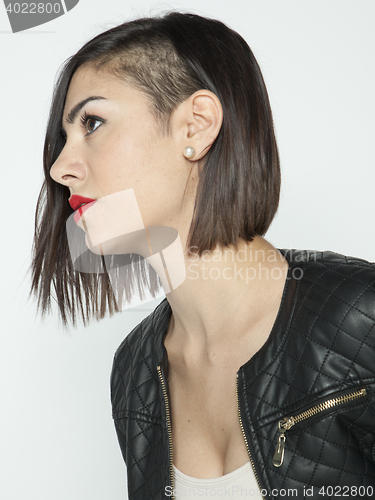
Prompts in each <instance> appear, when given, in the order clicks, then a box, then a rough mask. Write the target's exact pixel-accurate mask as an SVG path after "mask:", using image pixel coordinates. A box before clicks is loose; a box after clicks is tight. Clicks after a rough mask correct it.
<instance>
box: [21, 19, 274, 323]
mask: <svg viewBox="0 0 375 500" xmlns="http://www.w3.org/2000/svg"><path fill="white" fill-rule="evenodd" d="M83 65H90V67H93V68H95V69H96V70H98V71H99V70H105V71H108V72H110V73H111V74H114V75H116V76H117V77H118V78H120V79H121V78H122V79H124V81H126V82H127V83H130V84H132V85H134V87H135V88H137V89H139V90H141V91H142V92H143V93H144V94H145V95H146V97H147V98H148V99H149V101H150V103H151V107H152V113H153V115H154V117H155V119H156V121H157V123H158V124H159V125H160V130H161V132H162V133H164V134H169V133H170V129H169V123H170V117H171V115H172V112H173V110H174V109H175V108H176V107H177V106H178V104H180V103H181V102H183V101H184V100H185V99H187V98H188V97H189V96H190V95H191V94H193V93H194V92H195V91H197V90H199V89H208V90H210V91H212V92H213V93H214V94H216V96H217V97H218V98H219V100H220V102H221V104H222V108H223V123H222V127H221V130H220V132H219V134H218V136H217V138H216V140H215V141H214V143H213V144H212V146H211V148H210V149H209V151H208V152H207V153H206V155H205V156H204V158H203V159H202V161H201V162H199V180H198V187H197V195H196V200H195V206H194V214H193V218H192V222H191V226H190V232H189V235H188V241H187V248H189V252H190V249H191V248H195V249H196V251H195V252H194V253H195V254H197V255H199V256H200V255H202V252H203V251H205V250H206V251H212V250H214V249H215V247H216V246H219V247H220V248H223V247H226V246H229V245H234V246H235V247H237V243H238V241H239V240H240V239H242V240H244V241H245V242H251V241H252V240H253V238H254V236H256V235H260V236H262V235H264V234H265V233H266V231H267V229H268V227H269V226H270V224H271V222H272V220H273V218H274V215H275V213H276V211H277V207H278V203H279V195H280V164H279V155H278V149H277V144H276V139H275V133H274V127H273V120H272V113H271V107H270V103H269V98H268V94H267V89H266V86H265V83H264V80H263V77H262V73H261V71H260V68H259V66H258V63H257V61H256V59H255V57H254V55H253V53H252V51H251V49H250V48H249V46H248V44H247V43H246V41H245V40H244V39H243V38H242V37H241V36H240V35H239V34H238V33H237V32H235V31H233V30H232V29H230V28H229V27H227V26H226V25H225V24H223V23H222V22H220V21H217V20H214V19H210V18H205V17H201V16H199V15H196V14H191V13H181V12H174V11H172V12H168V13H167V14H165V15H163V16H157V17H144V18H141V19H136V20H134V21H130V22H126V23H124V24H121V25H119V26H117V27H115V28H112V29H110V30H108V31H106V32H104V33H101V34H99V35H98V36H96V37H94V38H93V39H92V40H90V41H89V42H87V43H86V44H85V45H84V46H83V47H82V48H81V49H80V50H79V51H78V52H77V53H76V54H75V55H74V56H72V57H71V58H69V59H68V60H67V61H66V62H65V63H64V65H63V67H62V69H61V71H60V74H59V76H58V78H57V81H56V84H55V88H54V93H53V98H52V104H51V108H50V114H49V120H48V125H47V130H46V137H45V143H44V154H43V164H44V175H45V180H44V183H43V186H42V189H41V192H40V194H39V198H38V203H37V207H36V215H35V234H34V244H33V261H32V266H31V269H32V286H31V293H32V294H34V295H35V296H36V297H37V298H38V309H41V310H42V315H44V314H45V312H46V311H49V310H50V307H51V295H52V290H51V288H52V285H53V288H54V292H55V293H54V294H53V295H54V297H53V298H54V299H55V300H56V301H57V304H58V308H59V311H60V315H61V318H62V320H63V323H64V325H66V323H67V319H68V318H70V320H71V321H72V323H73V325H74V324H75V320H76V317H77V313H79V314H80V315H81V316H82V319H83V322H84V324H86V321H87V320H88V319H89V318H90V317H92V316H93V317H96V319H99V318H102V317H104V316H105V314H106V312H107V311H108V312H109V314H110V315H111V314H113V313H114V312H115V311H118V310H119V309H118V305H117V303H116V299H115V297H114V294H113V291H112V290H111V286H110V281H109V277H108V275H107V274H106V273H97V274H95V273H92V274H85V273H82V272H79V271H76V270H75V269H74V267H73V264H72V261H71V258H70V255H69V249H68V241H67V234H66V221H67V219H68V217H69V216H70V215H71V214H72V213H73V211H72V209H71V208H70V206H69V204H68V198H69V195H70V193H69V189H68V188H67V187H65V186H62V185H60V184H58V183H56V182H55V181H53V180H52V178H51V177H50V169H51V166H52V165H53V163H54V162H55V161H56V159H57V157H58V156H59V154H60V152H61V151H62V149H63V147H64V144H65V138H64V137H63V135H62V133H61V124H62V116H63V109H64V105H65V99H66V95H67V92H68V87H69V83H70V81H71V78H72V76H73V74H74V72H75V71H76V70H77V69H78V68H79V67H80V66H83ZM190 253H191V252H190ZM131 257H132V259H133V262H135V263H136V265H137V266H138V267H139V269H141V280H140V281H141V282H142V283H143V284H146V285H147V286H148V287H149V289H150V291H151V294H152V295H153V296H155V295H154V294H155V293H156V291H157V290H158V289H159V288H158V287H159V286H161V282H160V280H159V278H158V276H157V275H156V273H155V271H154V270H153V269H152V268H151V266H149V267H150V268H149V275H148V276H146V267H147V266H146V265H145V264H146V263H145V261H143V260H142V259H141V258H138V260H137V256H136V255H134V254H133V255H132V256H131ZM138 257H140V256H138ZM98 258H99V259H100V258H103V257H100V256H99V257H98ZM142 266H143V267H142ZM141 282H139V283H138V285H139V287H141V285H142V283H141ZM126 286H127V287H128V288H129V286H130V285H129V286H128V284H126ZM128 288H126V294H128V292H129V289H128Z"/></svg>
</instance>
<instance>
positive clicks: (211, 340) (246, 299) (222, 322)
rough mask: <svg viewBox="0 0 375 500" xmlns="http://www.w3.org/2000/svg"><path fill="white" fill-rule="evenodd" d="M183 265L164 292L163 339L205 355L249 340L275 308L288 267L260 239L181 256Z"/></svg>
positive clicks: (284, 260) (273, 313) (281, 257)
mask: <svg viewBox="0 0 375 500" xmlns="http://www.w3.org/2000/svg"><path fill="white" fill-rule="evenodd" d="M185 265H186V278H185V280H184V281H183V283H182V284H181V285H180V286H178V287H177V288H176V289H174V290H173V291H171V292H170V293H168V294H167V299H168V302H169V304H170V306H171V308H172V318H171V321H170V325H169V329H168V333H167V336H166V341H167V340H168V341H170V340H171V339H172V338H173V339H174V341H175V342H176V341H177V342H178V343H179V346H180V348H181V347H184V349H185V352H186V351H189V350H190V351H191V352H193V351H194V352H200V353H201V354H202V353H203V352H205V353H209V352H213V351H214V350H215V349H216V348H218V347H224V348H225V345H226V344H228V345H229V344H230V343H231V342H233V341H235V340H239V339H241V338H243V336H244V335H250V336H253V337H254V336H256V332H257V331H260V330H261V328H262V325H265V324H266V323H267V321H268V323H269V319H270V317H271V316H272V315H275V311H276V312H277V310H278V306H279V304H280V301H281V296H282V291H283V289H284V285H285V280H286V274H287V270H288V263H287V261H286V259H285V258H284V257H283V256H282V255H281V253H280V252H279V251H278V250H277V249H276V248H275V247H273V246H272V245H271V244H270V243H268V242H267V241H266V240H265V239H264V238H262V237H260V236H257V237H255V238H254V240H253V242H251V243H245V242H241V243H240V244H239V245H238V247H237V249H234V248H227V249H219V248H216V249H215V250H214V251H213V252H206V253H205V254H203V255H202V256H201V257H199V258H198V257H197V256H195V257H191V256H190V257H188V256H187V255H186V254H185ZM268 333H269V332H268Z"/></svg>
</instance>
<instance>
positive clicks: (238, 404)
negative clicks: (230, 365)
mask: <svg viewBox="0 0 375 500" xmlns="http://www.w3.org/2000/svg"><path fill="white" fill-rule="evenodd" d="M236 399H237V411H238V419H239V421H240V427H241V432H242V436H243V439H244V441H245V445H246V449H247V454H248V455H249V459H250V463H251V467H252V469H253V472H254V476H255V479H256V482H257V484H258V488H259V491H262V488H261V486H260V483H259V478H258V474H257V471H256V470H255V465H254V462H253V457H252V456H251V453H250V449H249V443H248V442H247V437H246V434H245V430H244V428H243V425H242V418H241V410H240V403H239V397H238V373H237V374H236ZM261 498H262V500H265V498H264V497H262V496H261Z"/></svg>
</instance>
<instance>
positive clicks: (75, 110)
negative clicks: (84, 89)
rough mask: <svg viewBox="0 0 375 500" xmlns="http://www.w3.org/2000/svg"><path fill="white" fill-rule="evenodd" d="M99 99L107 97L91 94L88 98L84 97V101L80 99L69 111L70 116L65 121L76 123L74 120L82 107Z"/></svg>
mask: <svg viewBox="0 0 375 500" xmlns="http://www.w3.org/2000/svg"><path fill="white" fill-rule="evenodd" d="M99 99H105V97H100V96H95V95H93V96H90V97H87V98H86V99H83V101H80V102H79V103H78V104H76V105H75V106H74V107H73V108H72V109H71V110H70V112H69V113H68V116H67V117H66V118H65V121H66V122H67V123H71V124H73V123H74V120H75V119H76V116H77V114H78V113H79V111H81V109H82V108H83V107H84V106H86V104H87V103H88V102H90V101H98V100H99ZM62 130H64V127H62Z"/></svg>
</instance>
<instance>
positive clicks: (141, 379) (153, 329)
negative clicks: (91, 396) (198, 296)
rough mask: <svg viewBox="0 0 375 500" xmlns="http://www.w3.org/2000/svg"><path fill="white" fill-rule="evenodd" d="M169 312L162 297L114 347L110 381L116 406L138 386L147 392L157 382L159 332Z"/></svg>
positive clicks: (160, 334) (161, 332)
mask: <svg viewBox="0 0 375 500" xmlns="http://www.w3.org/2000/svg"><path fill="white" fill-rule="evenodd" d="M168 311H169V304H168V302H167V300H166V299H164V300H163V301H162V302H161V303H160V304H159V305H158V306H157V307H156V308H155V310H154V311H153V312H152V313H151V314H149V315H148V316H147V317H146V318H144V319H143V320H142V321H141V322H140V323H139V324H138V325H137V326H136V327H135V328H133V330H132V331H131V332H130V333H129V334H128V335H127V336H126V337H125V339H124V340H123V341H122V342H121V344H120V345H119V347H118V348H117V350H116V352H115V355H114V358H113V365H112V371H111V380H110V384H111V400H112V404H113V406H114V407H115V408H123V407H124V405H125V403H124V402H125V401H126V400H127V401H130V400H132V398H133V396H134V394H135V393H137V392H139V388H144V390H148V391H149V390H151V389H152V387H153V386H154V385H155V382H157V364H158V362H160V361H161V358H162V354H163V343H162V334H163V329H164V328H165V327H166V325H167V320H168ZM142 390H143V389H142ZM138 395H139V394H138ZM138 403H139V402H138ZM138 403H137V404H138ZM133 406H136V404H135V402H133Z"/></svg>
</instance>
